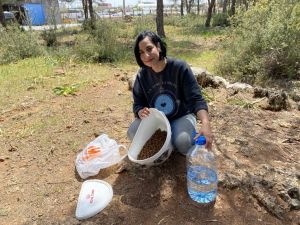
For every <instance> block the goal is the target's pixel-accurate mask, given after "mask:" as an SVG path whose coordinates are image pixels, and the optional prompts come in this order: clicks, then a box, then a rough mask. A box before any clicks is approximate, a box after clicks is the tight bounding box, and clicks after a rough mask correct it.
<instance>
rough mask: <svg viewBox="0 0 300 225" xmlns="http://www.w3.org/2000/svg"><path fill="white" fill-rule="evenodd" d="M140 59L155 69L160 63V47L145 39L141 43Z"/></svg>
mask: <svg viewBox="0 0 300 225" xmlns="http://www.w3.org/2000/svg"><path fill="white" fill-rule="evenodd" d="M139 49H140V57H141V60H142V62H143V63H144V64H145V65H146V66H148V67H151V68H153V67H155V66H156V65H157V63H158V61H159V52H160V51H161V50H160V46H159V44H158V46H156V45H155V44H153V43H152V41H151V40H150V39H149V37H145V38H144V39H143V40H141V41H140V43H139Z"/></svg>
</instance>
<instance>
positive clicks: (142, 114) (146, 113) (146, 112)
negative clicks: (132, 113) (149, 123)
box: [138, 107, 150, 119]
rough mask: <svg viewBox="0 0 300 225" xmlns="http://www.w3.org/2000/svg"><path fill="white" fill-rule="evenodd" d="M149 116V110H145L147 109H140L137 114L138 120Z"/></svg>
mask: <svg viewBox="0 0 300 225" xmlns="http://www.w3.org/2000/svg"><path fill="white" fill-rule="evenodd" d="M149 114H150V111H149V108H147V107H145V108H143V109H141V110H140V111H139V112H138V115H139V117H140V119H144V118H146V117H147V116H149Z"/></svg>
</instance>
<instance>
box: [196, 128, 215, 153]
mask: <svg viewBox="0 0 300 225" xmlns="http://www.w3.org/2000/svg"><path fill="white" fill-rule="evenodd" d="M201 135H203V136H205V139H206V145H205V146H206V148H207V149H208V150H211V148H212V142H213V139H214V136H213V134H212V131H211V128H210V124H209V123H204V124H202V127H201V129H200V130H199V133H198V134H197V135H196V137H195V138H198V137H199V136H201Z"/></svg>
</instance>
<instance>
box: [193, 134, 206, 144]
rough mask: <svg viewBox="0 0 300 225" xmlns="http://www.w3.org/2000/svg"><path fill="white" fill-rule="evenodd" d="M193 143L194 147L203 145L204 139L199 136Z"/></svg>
mask: <svg viewBox="0 0 300 225" xmlns="http://www.w3.org/2000/svg"><path fill="white" fill-rule="evenodd" d="M195 143H196V145H205V144H206V139H205V137H204V136H199V137H198V138H197V140H196V142H195Z"/></svg>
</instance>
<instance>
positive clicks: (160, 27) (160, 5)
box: [156, 0, 166, 37]
mask: <svg viewBox="0 0 300 225" xmlns="http://www.w3.org/2000/svg"><path fill="white" fill-rule="evenodd" d="M156 8H157V11H156V29H157V34H158V35H159V36H160V37H166V35H165V30H164V1H163V0H157V7H156Z"/></svg>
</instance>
